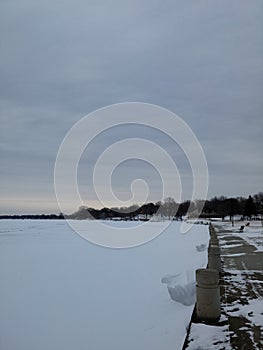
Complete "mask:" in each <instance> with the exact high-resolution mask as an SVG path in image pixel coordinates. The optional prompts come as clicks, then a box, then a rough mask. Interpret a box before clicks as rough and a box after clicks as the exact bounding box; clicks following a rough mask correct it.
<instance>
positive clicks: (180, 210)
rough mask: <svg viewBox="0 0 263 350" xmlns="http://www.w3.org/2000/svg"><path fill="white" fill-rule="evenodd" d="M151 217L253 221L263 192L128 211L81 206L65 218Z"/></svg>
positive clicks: (262, 212)
mask: <svg viewBox="0 0 263 350" xmlns="http://www.w3.org/2000/svg"><path fill="white" fill-rule="evenodd" d="M152 215H158V216H159V217H165V218H169V219H171V218H174V219H175V220H182V218H183V216H185V215H189V216H190V217H201V218H212V217H215V218H221V219H222V220H224V219H225V218H226V217H227V216H228V217H229V218H230V220H232V218H233V217H234V216H235V215H240V216H241V219H250V220H251V219H252V218H254V219H256V218H258V219H259V218H261V217H262V215H263V192H259V193H257V194H255V195H254V196H249V197H248V198H245V197H237V198H227V197H225V196H220V197H213V198H211V199H210V200H195V201H190V200H186V201H184V202H182V203H176V201H175V200H174V199H173V198H171V197H168V198H166V199H165V200H164V201H158V202H156V203H146V204H143V205H141V206H139V205H137V204H133V205H131V206H129V207H121V208H117V207H112V208H107V207H105V208H102V209H94V208H90V207H86V206H81V207H80V208H79V209H78V210H77V211H76V212H75V213H73V214H71V215H67V216H66V218H70V219H78V220H83V219H96V220H99V219H122V220H135V219H140V220H148V219H149V217H151V216H152Z"/></svg>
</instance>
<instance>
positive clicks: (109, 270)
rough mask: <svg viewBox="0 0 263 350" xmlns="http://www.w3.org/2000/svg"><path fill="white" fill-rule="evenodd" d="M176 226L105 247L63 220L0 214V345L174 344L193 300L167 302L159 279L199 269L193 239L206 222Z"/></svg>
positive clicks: (19, 348)
mask: <svg viewBox="0 0 263 350" xmlns="http://www.w3.org/2000/svg"><path fill="white" fill-rule="evenodd" d="M117 224H118V225H119V226H120V227H127V225H129V224H130V223H129V222H118V223H117ZM159 224H160V223H154V222H153V223H149V225H159ZM89 225H90V230H92V229H93V222H92V221H90V223H89ZM180 225H181V223H179V222H172V224H171V225H170V226H169V227H168V228H167V229H166V230H165V232H163V233H162V234H161V235H160V236H159V237H157V238H156V239H154V240H152V241H151V242H149V243H147V244H144V245H142V246H139V247H135V248H129V249H110V248H103V247H100V246H96V245H94V244H92V243H90V242H88V241H85V240H84V239H82V238H81V237H80V236H78V235H77V234H76V233H74V232H73V231H72V230H71V229H70V227H69V226H68V225H67V223H66V222H65V221H48V220H43V221H41V220H36V221H33V220H23V221H22V220H1V221H0V281H1V287H0V349H3V350H36V349H37V350H46V349H49V350H62V349H63V350H72V349H77V350H82V349H83V350H84V349H85V350H86V349H89V350H103V349H108V350H123V349H125V350H134V349H136V350H145V349H151V350H155V349H156V350H160V349H162V350H166V349H167V350H168V349H169V350H170V349H175V350H180V349H181V348H182V345H183V342H184V338H185V335H186V327H187V326H188V324H189V321H190V318H191V314H192V311H193V307H194V305H190V306H186V305H183V304H182V303H179V302H174V301H172V300H171V299H170V296H169V293H168V291H167V288H166V286H165V285H164V284H162V283H161V279H162V278H163V277H164V276H166V275H167V274H169V275H176V276H184V275H185V274H187V276H190V275H194V270H195V269H196V268H199V267H205V266H206V264H207V252H206V251H205V250H204V251H201V252H198V251H197V250H196V245H200V244H207V243H208V227H207V226H202V225H194V226H193V227H192V229H191V230H190V231H189V232H188V233H187V234H180ZM98 234H99V232H98ZM178 281H179V282H178V283H179V284H180V279H179V280H178ZM182 283H184V281H183V279H182Z"/></svg>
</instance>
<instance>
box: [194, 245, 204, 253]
mask: <svg viewBox="0 0 263 350" xmlns="http://www.w3.org/2000/svg"><path fill="white" fill-rule="evenodd" d="M195 248H196V250H197V251H198V252H203V251H205V250H206V244H200V245H196V246H195Z"/></svg>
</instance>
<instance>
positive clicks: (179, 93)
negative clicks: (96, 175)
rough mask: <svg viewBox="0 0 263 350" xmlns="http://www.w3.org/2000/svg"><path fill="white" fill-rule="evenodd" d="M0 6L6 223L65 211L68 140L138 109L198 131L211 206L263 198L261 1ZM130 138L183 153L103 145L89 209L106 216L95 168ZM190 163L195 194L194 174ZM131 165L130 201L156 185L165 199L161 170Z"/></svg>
mask: <svg viewBox="0 0 263 350" xmlns="http://www.w3.org/2000/svg"><path fill="white" fill-rule="evenodd" d="M0 6H1V10H0V33H1V34H0V36H1V58H0V89H1V96H0V98H1V99H0V117H1V130H0V147H1V148H0V149H1V153H0V156H1V168H0V172H1V183H0V193H1V200H0V212H1V213H2V214H4V213H29V212H51V211H54V212H57V211H58V210H59V209H58V207H57V204H56V199H55V194H54V185H53V173H54V163H55V159H56V155H57V151H58V148H59V146H60V144H61V142H62V140H63V138H64V136H65V134H66V133H67V131H68V130H69V129H70V128H71V127H72V126H73V125H74V124H75V123H76V122H77V121H78V120H79V119H80V118H81V117H83V116H85V115H86V114H88V113H90V112H92V111H94V110H96V109H98V108H101V107H104V106H107V105H109V104H115V103H119V102H126V101H138V102H146V103H151V104H156V105H160V106H162V107H164V108H167V109H169V110H171V111H172V112H174V113H176V114H177V115H178V116H180V117H181V118H183V120H184V121H185V122H186V123H187V124H188V125H189V126H190V127H191V128H192V130H193V131H194V133H195V134H196V136H197V138H198V139H199V141H200V143H201V145H202V147H203V149H204V152H205V154H206V157H207V162H208V169H209V176H210V184H209V193H208V197H212V196H214V195H227V196H239V195H242V196H248V195H249V194H254V193H257V192H258V191H262V190H263V188H262V174H263V161H262V156H261V154H262V148H263V141H262V111H263V98H262V91H263V89H262V88H263V62H262V58H263V2H262V1H261V0H252V1H246V0H236V1H235V0H231V1H229V0H222V1H219V0H217V1H215V0H211V1H204V0H190V1H183V0H181V1H179V0H164V1H156V0H151V1H139V0H132V1H131V0H128V1H125V0H124V1H123V0H115V1H114V0H103V1H98V0H96V1H95V0H94V1H91V0H76V1H69V0H64V1H60V0H52V1H51V0H45V1H44V0H39V1H34V0H10V1H9V0H8V1H7V0H4V1H1V5H0ZM125 137H139V138H144V137H145V138H147V139H148V140H153V141H154V142H157V143H158V144H160V145H161V147H164V148H165V147H167V150H168V152H169V150H170V149H171V147H174V146H171V145H169V141H167V140H166V141H165V139H164V136H163V135H161V134H160V133H159V134H158V132H157V131H153V130H142V128H138V127H137V128H136V127H134V128H133V129H132V128H130V129H129V130H127V128H126V129H125V128H121V127H119V128H116V130H111V132H109V133H108V134H107V133H106V134H105V135H100V137H99V138H98V139H97V141H96V140H95V141H94V144H93V145H91V146H90V148H89V149H88V150H87V152H85V153H86V154H85V155H84V156H83V160H82V163H83V167H82V168H81V169H80V175H79V178H80V186H82V188H83V191H84V192H85V193H84V194H83V197H84V198H85V200H87V202H88V204H90V205H93V206H98V207H99V206H100V205H99V203H98V202H97V201H96V196H95V194H94V193H93V192H94V191H93V190H92V184H91V182H90V180H91V178H90V175H89V173H90V172H91V169H92V164H93V163H94V162H95V161H96V158H97V157H98V156H99V155H100V153H102V152H103V150H104V149H105V147H108V146H109V145H110V144H111V143H114V142H116V141H118V140H120V139H122V138H125ZM178 159H179V160H178V164H177V166H178V168H179V172H181V174H182V178H183V181H185V184H187V183H188V182H187V178H189V175H188V170H189V169H190V167H189V164H188V165H186V164H185V163H186V162H185V160H184V159H183V157H181V156H179V157H178ZM85 164H86V167H85V166H84V165H85ZM122 165H123V166H122V167H121V166H120V168H119V169H118V170H117V171H116V172H115V174H114V176H113V179H112V183H113V185H114V190H115V191H116V194H117V195H118V196H119V197H120V198H121V199H122V198H124V199H125V196H126V192H125V191H126V190H127V188H129V186H130V185H129V184H130V182H131V181H132V180H133V179H136V178H143V176H142V175H143V174H144V175H145V181H146V182H148V183H149V188H150V193H151V194H150V196H149V199H150V200H158V196H159V195H160V183H161V182H160V178H159V177H160V176H159V175H158V173H157V172H156V171H155V170H154V169H152V168H151V166H150V165H149V164H146V163H145V162H141V161H139V160H137V161H136V160H131V161H130V162H129V161H127V162H125V163H124V164H122ZM187 169H188V170H187ZM142 173H143V174H142ZM189 186H190V184H189ZM190 187H191V186H190ZM151 189H152V190H151ZM184 193H185V194H184V197H185V198H186V197H187V195H188V192H187V190H185V191H184ZM112 204H113V205H114V203H112ZM71 209H73V208H71Z"/></svg>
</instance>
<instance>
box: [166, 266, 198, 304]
mask: <svg viewBox="0 0 263 350" xmlns="http://www.w3.org/2000/svg"><path fill="white" fill-rule="evenodd" d="M161 282H162V283H165V284H167V289H168V292H169V294H170V297H171V299H172V300H174V301H176V302H178V303H181V304H183V305H187V306H188V305H193V304H194V303H195V281H194V278H193V274H191V272H190V271H186V272H183V273H178V274H176V275H167V276H164V277H163V278H162V280H161Z"/></svg>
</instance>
